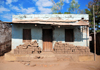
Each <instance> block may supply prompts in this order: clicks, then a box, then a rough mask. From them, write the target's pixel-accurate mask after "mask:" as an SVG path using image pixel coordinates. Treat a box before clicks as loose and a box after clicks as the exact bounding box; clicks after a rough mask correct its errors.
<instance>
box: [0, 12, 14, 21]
mask: <svg viewBox="0 0 100 70" xmlns="http://www.w3.org/2000/svg"><path fill="white" fill-rule="evenodd" d="M12 15H13V14H12V13H10V14H8V13H7V14H4V15H1V16H2V17H3V18H5V19H8V20H11V19H12Z"/></svg>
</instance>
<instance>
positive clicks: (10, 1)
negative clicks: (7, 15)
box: [6, 0, 18, 4]
mask: <svg viewBox="0 0 100 70" xmlns="http://www.w3.org/2000/svg"><path fill="white" fill-rule="evenodd" d="M17 1H18V0H6V4H11V3H12V2H17Z"/></svg>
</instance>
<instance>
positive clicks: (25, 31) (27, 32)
mask: <svg viewBox="0 0 100 70" xmlns="http://www.w3.org/2000/svg"><path fill="white" fill-rule="evenodd" d="M23 42H31V29H23Z"/></svg>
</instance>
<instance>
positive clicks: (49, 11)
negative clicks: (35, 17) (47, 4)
mask: <svg viewBox="0 0 100 70" xmlns="http://www.w3.org/2000/svg"><path fill="white" fill-rule="evenodd" d="M38 9H39V10H40V13H41V14H48V13H51V12H52V11H51V8H44V7H38Z"/></svg>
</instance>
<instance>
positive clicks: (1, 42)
mask: <svg viewBox="0 0 100 70" xmlns="http://www.w3.org/2000/svg"><path fill="white" fill-rule="evenodd" d="M10 50H11V25H10V24H6V23H3V22H2V21H0V55H3V54H4V53H6V52H9V51H10Z"/></svg>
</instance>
